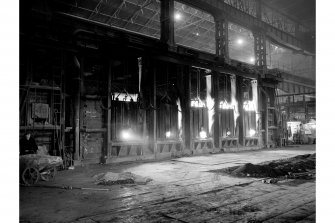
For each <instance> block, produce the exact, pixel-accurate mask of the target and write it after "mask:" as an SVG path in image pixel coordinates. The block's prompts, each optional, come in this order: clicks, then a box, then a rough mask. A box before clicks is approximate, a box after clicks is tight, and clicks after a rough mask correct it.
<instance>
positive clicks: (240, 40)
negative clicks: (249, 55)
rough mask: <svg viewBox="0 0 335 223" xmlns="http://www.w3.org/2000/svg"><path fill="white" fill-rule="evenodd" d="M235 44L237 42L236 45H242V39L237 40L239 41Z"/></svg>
mask: <svg viewBox="0 0 335 223" xmlns="http://www.w3.org/2000/svg"><path fill="white" fill-rule="evenodd" d="M236 42H237V44H238V45H242V44H243V42H244V41H243V39H241V38H239V39H237V40H236Z"/></svg>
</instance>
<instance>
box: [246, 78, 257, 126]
mask: <svg viewBox="0 0 335 223" xmlns="http://www.w3.org/2000/svg"><path fill="white" fill-rule="evenodd" d="M251 87H252V101H250V100H248V101H245V102H244V103H243V109H244V110H245V111H256V112H257V111H258V93H257V81H256V80H252V81H251ZM256 120H257V119H256Z"/></svg>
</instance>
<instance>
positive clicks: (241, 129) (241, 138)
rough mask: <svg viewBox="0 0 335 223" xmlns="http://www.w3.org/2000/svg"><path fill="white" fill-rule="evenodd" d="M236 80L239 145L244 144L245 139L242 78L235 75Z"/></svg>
mask: <svg viewBox="0 0 335 223" xmlns="http://www.w3.org/2000/svg"><path fill="white" fill-rule="evenodd" d="M236 82H237V87H238V88H237V92H238V94H237V101H238V111H239V113H240V115H239V118H238V119H239V122H238V126H237V128H239V131H238V132H239V135H238V137H239V142H240V144H241V145H243V146H244V141H245V135H244V109H243V92H242V82H243V78H242V77H240V76H237V78H236Z"/></svg>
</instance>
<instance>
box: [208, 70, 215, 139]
mask: <svg viewBox="0 0 335 223" xmlns="http://www.w3.org/2000/svg"><path fill="white" fill-rule="evenodd" d="M211 91H212V76H211V75H208V76H206V105H207V110H208V129H209V132H210V133H211V130H212V125H213V123H214V99H213V98H212V97H211Z"/></svg>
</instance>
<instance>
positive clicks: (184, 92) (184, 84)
mask: <svg viewBox="0 0 335 223" xmlns="http://www.w3.org/2000/svg"><path fill="white" fill-rule="evenodd" d="M178 75H179V76H180V81H178V82H177V84H178V88H179V89H180V104H181V110H182V136H183V140H184V146H185V148H184V149H185V150H184V151H183V152H184V153H185V152H187V150H191V137H192V135H193V134H192V129H191V109H190V86H191V79H190V68H189V66H187V65H178Z"/></svg>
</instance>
